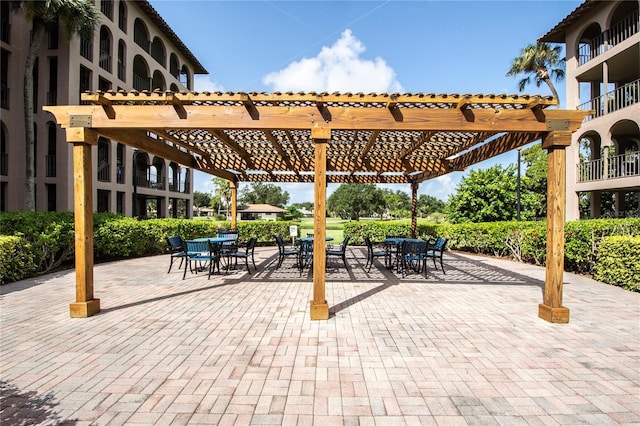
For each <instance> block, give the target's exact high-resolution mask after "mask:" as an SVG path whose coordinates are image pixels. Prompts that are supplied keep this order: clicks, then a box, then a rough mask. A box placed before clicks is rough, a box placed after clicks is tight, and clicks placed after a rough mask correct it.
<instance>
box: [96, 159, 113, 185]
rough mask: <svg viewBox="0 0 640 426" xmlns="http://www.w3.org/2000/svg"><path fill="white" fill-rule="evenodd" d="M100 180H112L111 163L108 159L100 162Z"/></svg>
mask: <svg viewBox="0 0 640 426" xmlns="http://www.w3.org/2000/svg"><path fill="white" fill-rule="evenodd" d="M97 175H98V181H100V182H109V181H111V175H110V173H109V163H108V162H107V161H101V162H100V163H98V173H97Z"/></svg>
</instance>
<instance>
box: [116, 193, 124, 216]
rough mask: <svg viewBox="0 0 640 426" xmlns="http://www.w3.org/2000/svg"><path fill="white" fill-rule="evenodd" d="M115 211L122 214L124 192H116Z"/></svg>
mask: <svg viewBox="0 0 640 426" xmlns="http://www.w3.org/2000/svg"><path fill="white" fill-rule="evenodd" d="M116 213H118V214H121V215H124V192H116Z"/></svg>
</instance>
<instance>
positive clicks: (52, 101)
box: [47, 56, 58, 105]
mask: <svg viewBox="0 0 640 426" xmlns="http://www.w3.org/2000/svg"><path fill="white" fill-rule="evenodd" d="M57 104H58V57H57V56H52V57H50V58H49V91H47V105H57Z"/></svg>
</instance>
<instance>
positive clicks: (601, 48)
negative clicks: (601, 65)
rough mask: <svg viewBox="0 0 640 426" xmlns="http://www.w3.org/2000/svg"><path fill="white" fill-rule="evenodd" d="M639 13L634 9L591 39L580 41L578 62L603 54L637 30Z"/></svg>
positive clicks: (585, 61)
mask: <svg viewBox="0 0 640 426" xmlns="http://www.w3.org/2000/svg"><path fill="white" fill-rule="evenodd" d="M639 17H640V15H639V14H638V11H637V10H634V11H633V12H631V13H630V14H629V15H627V16H626V17H624V18H622V19H621V20H619V21H618V22H616V23H615V24H613V25H612V26H611V28H609V29H608V30H605V31H603V32H601V33H600V34H598V35H597V36H595V37H594V38H593V39H591V40H590V41H589V42H588V43H582V44H580V46H579V47H578V64H579V65H584V64H586V63H587V62H589V61H590V60H592V59H594V58H596V57H597V56H598V55H601V54H603V53H604V52H606V51H607V50H609V49H611V48H612V47H614V46H616V45H617V44H620V43H621V42H623V41H624V40H626V39H628V38H629V37H631V36H632V35H634V34H636V33H637V32H638V29H639V27H640V23H639V22H640V21H639Z"/></svg>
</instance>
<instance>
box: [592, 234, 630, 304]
mask: <svg viewBox="0 0 640 426" xmlns="http://www.w3.org/2000/svg"><path fill="white" fill-rule="evenodd" d="M593 277H594V278H595V279H596V280H598V281H602V282H604V283H607V284H613V285H617V286H620V287H623V288H625V289H627V290H631V291H639V292H640V236H637V237H605V238H604V239H603V240H602V242H601V243H600V250H599V254H598V260H597V262H596V264H595V268H594V274H593Z"/></svg>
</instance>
